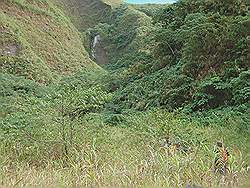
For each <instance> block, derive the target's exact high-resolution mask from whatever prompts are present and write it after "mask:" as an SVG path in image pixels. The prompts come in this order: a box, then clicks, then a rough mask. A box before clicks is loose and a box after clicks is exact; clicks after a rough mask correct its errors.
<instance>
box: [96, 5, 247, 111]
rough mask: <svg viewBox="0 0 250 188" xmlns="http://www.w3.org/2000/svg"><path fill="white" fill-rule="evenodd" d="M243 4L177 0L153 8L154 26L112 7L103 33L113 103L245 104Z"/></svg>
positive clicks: (195, 106)
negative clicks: (108, 59) (113, 88)
mask: <svg viewBox="0 0 250 188" xmlns="http://www.w3.org/2000/svg"><path fill="white" fill-rule="evenodd" d="M247 7H248V5H247V3H246V2H245V1H241V0H237V1H227V2H225V3H221V2H219V1H218V2H217V1H193V0H186V1H185V0H183V1H178V2H177V3H176V4H173V5H169V6H166V7H164V6H163V7H162V8H160V9H157V13H154V16H153V23H154V25H150V24H148V20H146V19H143V18H145V17H143V16H141V14H140V13H138V12H137V11H133V10H132V8H131V7H126V6H123V7H120V8H118V9H116V10H115V11H114V12H113V18H114V19H113V20H115V21H114V22H112V24H111V25H110V27H109V29H106V30H105V35H103V38H104V39H106V38H108V39H107V40H106V43H107V46H108V47H107V51H108V53H109V55H110V61H111V63H110V64H109V65H108V66H107V68H108V69H109V70H112V72H115V74H116V78H112V79H111V80H110V81H111V83H112V84H110V87H113V86H114V85H116V91H117V92H116V93H115V95H114V96H115V97H114V100H113V104H115V105H118V106H119V105H120V106H121V108H135V109H138V110H146V109H148V108H151V107H157V106H160V107H164V108H167V109H177V108H185V109H186V110H187V108H189V111H199V110H207V109H211V108H218V107H226V106H236V105H242V104H246V103H248V102H249V94H248V90H249V89H248V87H249V86H248V84H247V83H246V80H247V78H246V77H247V76H243V75H246V73H245V72H246V71H248V69H249V66H248V61H249V58H248V55H247V54H248V51H249V50H248V49H249V47H248V46H249V45H248V43H249V42H248V35H249V29H247V28H249V12H248V8H247ZM136 15H137V16H136ZM128 20H129V22H128ZM149 20H150V19H149ZM113 23H114V24H113ZM125 23H126V24H125ZM125 25H127V26H129V28H130V29H129V30H126V31H124V29H122V28H127V27H125ZM121 27H122V28H121ZM144 27H146V28H147V29H149V28H150V31H148V30H147V29H145V30H144ZM101 28H103V27H101ZM106 28H108V27H106ZM110 28H112V29H110ZM143 30H144V32H145V33H146V35H143V37H141V36H142V35H140V32H141V31H143ZM102 31H103V30H102ZM100 33H102V32H100ZM117 34H118V35H117ZM116 35H117V36H116ZM138 40H140V42H137V41H138ZM121 45H122V47H121V48H120V46H121ZM119 48H120V50H119ZM114 52H115V53H114ZM113 54H114V55H113ZM243 77H244V79H243ZM241 79H242V80H241ZM240 80H241V81H240ZM236 83H238V84H237V86H236ZM116 108H119V107H116Z"/></svg>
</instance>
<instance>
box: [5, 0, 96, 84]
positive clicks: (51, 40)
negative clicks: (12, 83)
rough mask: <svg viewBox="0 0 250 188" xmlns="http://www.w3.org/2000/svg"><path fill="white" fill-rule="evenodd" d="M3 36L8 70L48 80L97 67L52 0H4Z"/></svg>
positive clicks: (6, 69)
mask: <svg viewBox="0 0 250 188" xmlns="http://www.w3.org/2000/svg"><path fill="white" fill-rule="evenodd" d="M0 35H1V38H0V54H1V58H0V66H1V70H2V71H4V72H7V73H12V74H17V75H21V76H25V77H26V78H29V79H33V80H36V81H39V82H48V81H51V80H53V79H54V78H56V77H57V76H58V75H62V74H67V73H70V72H74V71H77V70H79V69H82V68H88V67H96V65H95V64H94V63H93V62H92V61H91V60H90V59H89V57H88V53H87V52H86V50H85V49H84V47H83V45H82V42H81V38H80V35H79V33H78V31H77V29H76V28H75V26H74V25H73V24H72V23H71V22H70V20H69V19H68V18H67V17H66V16H65V15H64V14H63V12H62V11H61V10H60V9H58V8H57V7H56V6H55V5H54V4H53V3H52V2H51V1H50V0H43V1H42V0H40V1H34V0H23V1H17V0H4V1H1V2H0Z"/></svg>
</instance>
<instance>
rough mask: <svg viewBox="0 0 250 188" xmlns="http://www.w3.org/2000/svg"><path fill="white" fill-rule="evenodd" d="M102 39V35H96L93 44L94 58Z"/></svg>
mask: <svg viewBox="0 0 250 188" xmlns="http://www.w3.org/2000/svg"><path fill="white" fill-rule="evenodd" d="M100 41H101V36H100V35H96V36H95V38H94V41H93V44H92V57H93V58H94V59H96V46H97V45H98V44H99V42H100Z"/></svg>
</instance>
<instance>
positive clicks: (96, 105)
mask: <svg viewBox="0 0 250 188" xmlns="http://www.w3.org/2000/svg"><path fill="white" fill-rule="evenodd" d="M84 75H85V77H84V76H83V75H78V76H77V75H76V76H74V77H69V78H67V79H65V80H64V81H61V82H60V84H58V86H56V85H51V86H47V87H43V90H41V88H39V87H40V86H39V85H38V86H36V85H35V84H33V85H32V84H30V85H28V84H27V83H26V85H28V86H29V87H32V89H31V88H28V89H27V88H26V89H24V90H16V91H13V92H12V93H11V92H10V90H11V86H9V88H5V89H6V90H8V91H9V94H8V95H5V96H2V95H1V96H2V98H1V102H2V104H4V105H3V106H4V109H3V110H4V112H6V113H7V114H1V124H2V126H1V134H0V138H1V143H0V153H1V157H0V167H1V169H2V170H1V174H0V185H1V186H2V187H83V186H84V187H185V186H188V185H199V186H202V187H239V186H240V185H242V184H243V182H244V180H245V179H246V177H247V170H248V169H247V168H248V166H247V162H248V161H249V160H248V159H249V156H248V151H249V148H248V144H249V140H248V138H249V132H248V125H249V119H248V116H247V114H244V113H240V112H237V113H236V112H235V111H231V110H230V109H228V110H223V111H214V112H210V113H206V114H196V115H187V114H182V113H181V112H177V111H176V112H166V111H163V110H151V111H148V112H135V111H124V112H123V113H122V114H113V113H111V112H109V111H108V110H107V109H108V108H107V107H105V106H106V105H108V100H109V99H110V97H111V94H110V93H107V92H105V90H104V89H103V88H102V87H99V86H98V85H97V83H98V82H97V81H94V80H93V78H92V77H95V76H96V75H95V74H94V75H91V74H89V75H88V76H86V73H85V74H84ZM99 75H100V73H99ZM87 78H88V79H87ZM12 79H13V78H12ZM79 79H80V80H79ZM21 83H23V82H21ZM80 83H81V85H80V86H79V88H76V87H75V86H77V85H79V84H80ZM14 84H18V82H15V83H14ZM28 86H27V87H28ZM13 88H17V86H15V87H14V86H13ZM29 90H32V92H31V93H28V92H27V91H29ZM54 91H56V92H54ZM5 93H7V92H5ZM13 101H15V102H14V105H13ZM79 107H80V108H79ZM16 109H19V110H16ZM79 109H80V110H81V111H78V110H79ZM89 109H91V112H88V110H89ZM82 110H83V111H82ZM72 112H77V113H75V114H73V113H72ZM76 114H77V115H76ZM79 114H81V115H79ZM78 115H79V116H78ZM217 141H221V142H223V144H225V147H226V148H227V150H228V152H229V158H228V160H227V161H226V164H225V165H224V166H223V168H224V167H225V172H221V170H220V169H221V166H217V165H216V166H215V160H216V158H218V153H216V142H217Z"/></svg>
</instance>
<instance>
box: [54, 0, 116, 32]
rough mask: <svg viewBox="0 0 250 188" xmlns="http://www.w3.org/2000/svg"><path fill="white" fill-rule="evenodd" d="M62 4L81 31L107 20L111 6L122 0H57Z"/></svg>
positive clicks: (56, 0)
mask: <svg viewBox="0 0 250 188" xmlns="http://www.w3.org/2000/svg"><path fill="white" fill-rule="evenodd" d="M55 2H57V3H58V4H60V5H62V7H63V9H64V10H65V12H66V14H67V15H68V16H69V17H70V18H71V20H72V22H73V23H74V24H75V25H76V27H77V28H78V29H79V30H80V31H84V30H86V29H88V28H90V27H93V26H95V25H96V24H97V23H99V22H105V21H107V19H108V18H109V16H110V13H111V7H112V6H113V5H118V4H119V3H120V0H70V1H69V0H55Z"/></svg>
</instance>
